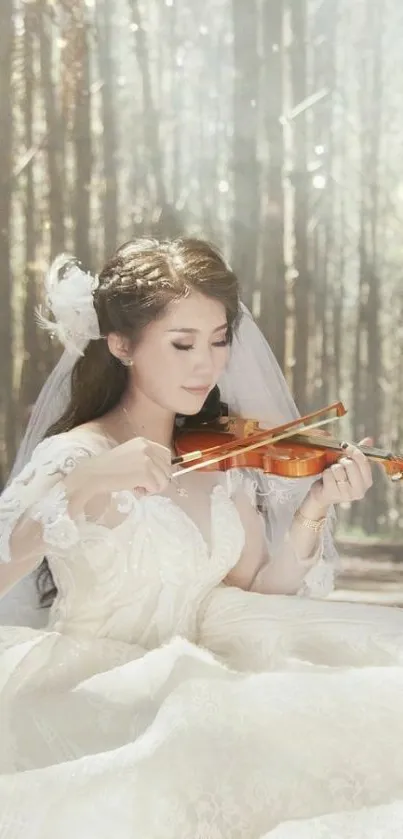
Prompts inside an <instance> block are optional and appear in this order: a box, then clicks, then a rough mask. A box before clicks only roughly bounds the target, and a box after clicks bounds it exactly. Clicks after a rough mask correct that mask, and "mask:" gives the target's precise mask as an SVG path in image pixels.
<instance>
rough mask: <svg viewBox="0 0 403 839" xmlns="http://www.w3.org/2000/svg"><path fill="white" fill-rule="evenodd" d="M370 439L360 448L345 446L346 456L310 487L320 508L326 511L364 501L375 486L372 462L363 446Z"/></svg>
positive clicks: (363, 443) (364, 441) (365, 443)
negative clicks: (329, 508)
mask: <svg viewBox="0 0 403 839" xmlns="http://www.w3.org/2000/svg"><path fill="white" fill-rule="evenodd" d="M368 442H370V441H369V440H368V439H365V440H362V441H361V443H359V444H358V446H352V445H349V444H347V443H345V444H343V449H344V455H343V457H342V458H341V459H340V460H339V461H338V463H335V464H334V465H333V466H330V467H329V468H328V469H326V470H325V472H324V473H323V475H322V479H321V480H320V481H317V482H316V483H315V484H314V485H313V486H312V488H311V491H310V493H309V494H310V496H311V499H312V501H315V502H316V504H317V505H318V507H321V508H323V509H326V508H327V507H330V505H331V504H343V503H344V504H345V503H346V502H351V501H359V500H360V499H361V498H364V496H365V495H366V493H367V492H368V490H369V488H370V487H371V486H372V472H371V467H370V465H369V461H368V459H367V458H366V456H365V454H364V453H363V452H362V451H361V449H360V446H363V445H368Z"/></svg>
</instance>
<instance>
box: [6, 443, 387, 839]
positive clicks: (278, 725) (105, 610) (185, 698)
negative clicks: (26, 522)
mask: <svg viewBox="0 0 403 839" xmlns="http://www.w3.org/2000/svg"><path fill="white" fill-rule="evenodd" d="M73 440H74V438H67V437H66V436H65V435H62V436H61V437H60V438H54V439H53V440H50V441H46V442H45V443H44V444H42V446H41V447H39V449H38V451H37V455H36V459H35V458H34V461H33V463H32V464H31V465H30V466H29V467H28V468H27V469H26V470H25V471H24V473H23V474H22V476H21V478H20V480H17V481H16V482H14V484H12V485H11V488H10V489H9V490H8V491H7V492H6V493H5V495H4V496H3V498H2V506H1V505H0V516H1V518H2V524H3V527H2V535H3V538H4V540H6V538H7V534H9V533H10V532H11V530H12V527H13V523H15V522H16V520H17V519H18V517H19V516H20V515H21V512H22V511H23V510H24V509H26V508H27V507H28V506H29V505H31V504H32V503H33V501H34V500H35V499H36V500H37V499H38V498H41V497H43V496H44V493H45V494H46V492H47V491H48V490H49V488H50V490H49V495H48V500H47V504H48V511H51V508H52V504H53V505H54V504H55V503H57V486H58V481H59V480H60V478H62V477H63V475H64V474H65V473H66V472H67V471H68V470H69V469H70V468H72V467H74V464H75V462H76V461H77V460H78V459H79V457H80V456H81V454H83V455H85V454H87V453H88V451H87V448H88V447H87V448H86V447H85V446H81V445H80V444H79V442H77V439H76V441H75V442H72V441H73ZM52 486H53V490H52V489H51V487H52ZM52 493H53V494H52ZM116 503H117V505H118V512H119V515H120V516H121V521H120V523H119V524H118V525H116V523H115V526H114V527H110V526H108V524H107V522H106V521H104V522H103V523H102V524H101V523H100V521H99V520H93V521H89V520H86V521H85V520H84V518H82V519H80V520H78V521H77V522H76V526H77V527H78V530H79V536H80V538H79V541H76V542H75V543H74V544H73V545H72V546H71V547H70V548H69V549H67V548H64V547H63V544H64V542H65V541H66V538H65V537H66V534H67V537H68V535H69V533H68V527H69V523H68V521H67V520H66V522H65V525H66V532H65V533H64V537H63V528H60V522H59V530H58V534H59V537H60V545H59V547H57V546H55V545H54V544H53V543H52V544H53V547H52V548H51V549H49V551H48V556H49V559H50V563H51V567H52V571H53V574H54V577H55V580H56V583H57V586H58V590H59V596H58V598H57V601H56V603H55V605H54V607H53V609H52V612H51V617H50V623H49V627H48V628H47V629H46V630H45V629H36V630H35V629H31V628H28V627H19V628H16V627H11V626H3V627H2V628H1V629H0V711H1V717H0V719H1V741H0V839H56V837H57V839H111V837H114V839H262V837H267V839H392V837H396V839H397V838H398V837H401V836H402V835H403V667H402V664H403V612H400V611H399V610H394V609H387V608H382V607H379V608H377V607H375V608H374V607H366V606H361V607H360V606H351V605H348V604H343V603H335V602H326V601H320V600H309V599H307V598H303V597H286V596H268V595H261V594H253V593H249V592H244V591H242V590H239V589H236V588H231V587H229V586H226V585H224V584H222V581H223V579H224V578H225V577H226V575H227V574H228V572H229V571H230V569H231V568H232V567H233V566H234V565H235V563H236V562H237V559H238V557H239V556H240V553H241V551H242V548H243V544H244V528H243V526H242V522H241V518H240V515H239V512H238V509H237V507H236V505H235V503H234V501H233V500H232V499H231V498H230V497H229V496H228V494H227V492H226V491H225V489H224V488H223V487H222V486H220V485H218V486H216V487H215V488H214V489H213V490H212V492H211V498H210V513H211V520H210V525H209V526H208V524H207V525H206V522H204V524H205V526H203V527H202V523H201V522H202V518H201V519H200V522H198V521H197V520H195V519H192V518H191V517H190V515H189V514H188V513H187V512H186V509H185V505H186V499H183V501H182V499H181V498H180V497H179V496H178V499H177V501H176V500H175V498H174V497H171V498H169V497H162V496H159V497H156V496H153V497H146V498H142V499H139V500H138V499H137V500H135V499H134V498H133V496H129V494H119V497H118V498H117V499H116ZM180 504H181V505H182V506H180ZM49 516H50V513H49ZM49 520H50V518H49ZM62 523H63V522H62ZM67 541H68V538H67ZM6 552H7V546H6V541H4V542H3V553H2V557H3V558H6ZM12 564H13V563H11V564H9V565H8V566H6V565H4V566H3V568H4V569H5V570H6V571H7V569H9V568H11V567H12ZM0 570H1V569H0Z"/></svg>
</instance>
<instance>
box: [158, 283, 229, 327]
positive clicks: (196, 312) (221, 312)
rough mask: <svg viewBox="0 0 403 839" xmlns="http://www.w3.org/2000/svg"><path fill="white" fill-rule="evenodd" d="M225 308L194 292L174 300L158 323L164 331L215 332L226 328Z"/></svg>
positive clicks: (216, 301) (218, 302)
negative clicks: (223, 327)
mask: <svg viewBox="0 0 403 839" xmlns="http://www.w3.org/2000/svg"><path fill="white" fill-rule="evenodd" d="M226 321H227V315H226V311H225V306H224V304H223V303H221V302H220V301H219V300H214V299H213V298H211V297H206V296H205V295H204V294H199V293H198V292H192V293H191V294H189V295H188V296H187V297H181V298H180V299H179V300H173V301H172V302H171V303H169V305H168V306H167V308H166V310H165V312H164V314H163V316H162V318H160V319H159V320H158V321H156V323H155V326H157V325H158V326H159V329H160V330H162V331H169V330H174V329H192V330H195V331H197V332H213V331H214V330H215V329H217V328H218V327H219V326H225V324H226Z"/></svg>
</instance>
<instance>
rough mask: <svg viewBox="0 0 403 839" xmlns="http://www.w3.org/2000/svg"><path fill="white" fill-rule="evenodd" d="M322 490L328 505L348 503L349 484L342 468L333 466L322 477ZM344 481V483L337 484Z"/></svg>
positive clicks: (337, 465) (336, 465)
mask: <svg viewBox="0 0 403 839" xmlns="http://www.w3.org/2000/svg"><path fill="white" fill-rule="evenodd" d="M322 480H323V490H324V494H325V496H326V501H327V503H328V504H341V503H343V502H347V501H350V500H351V499H350V489H349V486H350V485H349V482H348V481H347V480H346V477H345V471H344V469H343V467H342V466H339V464H335V465H334V466H331V467H330V469H326V470H325V472H324V473H323V475H322ZM340 481H342V482H343V481H345V483H339V482H340Z"/></svg>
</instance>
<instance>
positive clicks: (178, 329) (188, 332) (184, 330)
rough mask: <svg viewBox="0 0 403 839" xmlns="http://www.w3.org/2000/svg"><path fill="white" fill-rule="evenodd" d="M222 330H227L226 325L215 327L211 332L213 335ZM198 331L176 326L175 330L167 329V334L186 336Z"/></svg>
mask: <svg viewBox="0 0 403 839" xmlns="http://www.w3.org/2000/svg"><path fill="white" fill-rule="evenodd" d="M223 329H228V323H222V324H221V326H217V327H216V328H215V329H214V330H213V335H214V334H215V333H216V332H222V330H223ZM199 331H200V330H199V329H188V328H186V327H184V326H182V327H181V326H178V327H177V328H176V329H167V332H183V333H185V334H186V335H194V334H195V333H196V332H199Z"/></svg>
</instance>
